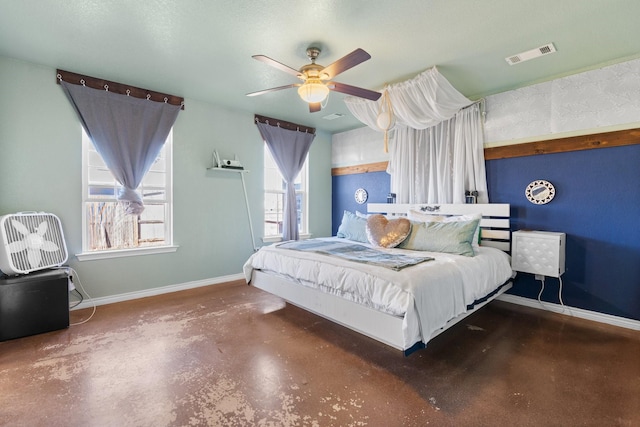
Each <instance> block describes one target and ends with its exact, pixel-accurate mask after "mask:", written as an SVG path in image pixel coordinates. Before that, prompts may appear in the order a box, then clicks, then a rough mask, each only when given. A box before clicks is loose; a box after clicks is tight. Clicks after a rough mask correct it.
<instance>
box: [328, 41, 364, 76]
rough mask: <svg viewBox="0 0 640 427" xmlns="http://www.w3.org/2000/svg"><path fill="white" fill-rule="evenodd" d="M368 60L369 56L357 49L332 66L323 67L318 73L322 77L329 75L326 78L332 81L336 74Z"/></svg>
mask: <svg viewBox="0 0 640 427" xmlns="http://www.w3.org/2000/svg"><path fill="white" fill-rule="evenodd" d="M369 58H371V55H369V54H368V53H367V52H365V51H364V50H362V49H360V48H358V49H356V50H354V51H353V52H351V53H350V54H348V55H345V56H343V57H342V58H340V59H338V60H337V61H336V62H334V63H333V64H331V65H328V66H326V67H324V69H323V70H322V71H321V72H320V74H321V75H322V74H324V73H326V74H328V75H329V77H328V78H329V79H332V78H334V77H335V76H337V75H338V74H340V73H342V72H344V71H347V70H348V69H349V68H353V67H355V66H356V65H358V64H360V63H362V62H364V61H366V60H367V59H369Z"/></svg>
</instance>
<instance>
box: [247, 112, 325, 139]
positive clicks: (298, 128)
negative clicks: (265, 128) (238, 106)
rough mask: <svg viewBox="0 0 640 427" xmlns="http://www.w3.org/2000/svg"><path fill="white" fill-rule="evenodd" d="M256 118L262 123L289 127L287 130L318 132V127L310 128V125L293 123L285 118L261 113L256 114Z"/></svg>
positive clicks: (284, 127)
mask: <svg viewBox="0 0 640 427" xmlns="http://www.w3.org/2000/svg"><path fill="white" fill-rule="evenodd" d="M254 120H255V121H256V123H257V122H260V123H264V124H267V125H269V126H278V127H281V128H283V129H287V130H295V131H298V132H305V133H311V134H314V135H315V133H316V128H310V127H308V126H303V125H297V124H295V123H291V122H286V121H284V120H280V119H274V118H271V117H266V116H261V115H259V114H256V115H255V116H254Z"/></svg>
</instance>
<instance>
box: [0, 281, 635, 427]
mask: <svg viewBox="0 0 640 427" xmlns="http://www.w3.org/2000/svg"><path fill="white" fill-rule="evenodd" d="M87 315H88V311H87V310H81V311H74V312H72V317H71V321H72V323H73V322H77V321H79V320H81V319H82V318H83V316H87ZM0 425H3V426H4V425H7V426H154V427H157V426H206V425H209V426H503V425H504V426H637V425H640V333H638V332H637V331H631V330H626V329H620V328H616V327H613V326H607V325H601V324H597V323H593V322H589V321H585V320H580V319H575V318H569V317H565V316H560V315H556V314H552V313H548V312H545V311H541V310H535V309H530V308H525V307H520V306H515V305H512V304H508V303H504V302H499V301H494V302H492V303H491V304H489V305H488V306H487V307H485V308H484V309H482V310H481V311H480V312H479V313H477V314H474V315H472V316H470V317H469V318H467V319H466V320H465V321H463V322H461V324H459V325H456V326H455V327H453V328H452V329H450V330H448V331H446V332H445V333H443V334H442V335H440V336H439V337H437V338H436V339H434V340H433V341H432V342H431V343H430V344H429V346H428V348H427V349H424V350H420V351H418V352H417V353H414V354H413V355H411V356H409V357H404V356H402V354H401V353H400V352H399V351H397V350H394V349H392V348H389V347H387V346H385V345H383V344H380V343H378V342H375V341H373V340H371V339H369V338H366V337H363V336H361V335H359V334H357V333H354V332H351V331H349V330H347V329H345V328H343V327H340V326H338V325H336V324H333V323H331V322H329V321H326V320H324V319H322V318H319V317H317V316H315V315H312V314H310V313H307V312H305V311H303V310H301V309H298V308H296V307H293V306H289V305H286V306H285V304H284V303H283V302H282V301H281V300H280V299H279V298H276V297H274V296H271V295H269V294H266V293H264V292H263V291H260V290H258V289H255V288H252V287H250V286H247V285H246V284H244V282H232V283H228V284H222V285H214V286H209V287H204V288H198V289H193V290H189V291H183V292H176V293H173V294H166V295H161V296H158V297H151V298H145V299H140V300H135V301H128V302H123V303H118V304H112V305H107V306H100V307H98V310H97V312H96V315H95V316H94V318H93V319H91V320H90V321H89V322H88V323H86V324H83V325H79V326H72V327H70V328H69V329H66V330H60V331H55V332H50V333H46V334H40V335H36V336H32V337H26V338H21V339H16V340H11V341H5V342H2V343H0Z"/></svg>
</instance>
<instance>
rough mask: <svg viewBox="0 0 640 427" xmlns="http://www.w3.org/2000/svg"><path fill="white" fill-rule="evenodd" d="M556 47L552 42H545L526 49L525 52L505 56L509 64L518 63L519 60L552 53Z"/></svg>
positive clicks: (522, 60)
mask: <svg viewBox="0 0 640 427" xmlns="http://www.w3.org/2000/svg"><path fill="white" fill-rule="evenodd" d="M555 51H556V47H555V46H554V45H553V43H548V44H545V45H544V46H540V47H537V48H535V49H531V50H528V51H526V52H522V53H518V54H516V55H512V56H508V57H506V58H505V60H506V61H507V63H508V64H509V65H515V64H519V63H520V62H524V61H528V60H530V59H534V58H539V57H541V56H544V55H548V54H550V53H554V52H555Z"/></svg>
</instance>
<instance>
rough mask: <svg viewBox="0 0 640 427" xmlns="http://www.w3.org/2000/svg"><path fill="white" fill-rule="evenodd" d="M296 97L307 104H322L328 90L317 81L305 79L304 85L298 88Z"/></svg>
mask: <svg viewBox="0 0 640 427" xmlns="http://www.w3.org/2000/svg"><path fill="white" fill-rule="evenodd" d="M298 95H300V98H302V100H303V101H305V102H308V103H314V102H322V101H324V100H325V98H326V97H327V95H329V88H328V87H327V85H325V84H324V83H322V82H321V81H320V80H319V79H318V80H317V81H315V79H314V80H312V79H307V81H306V83H305V84H303V85H302V86H300V87H299V88H298Z"/></svg>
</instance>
